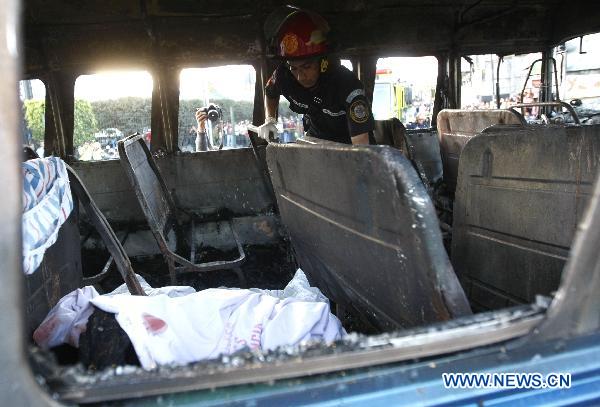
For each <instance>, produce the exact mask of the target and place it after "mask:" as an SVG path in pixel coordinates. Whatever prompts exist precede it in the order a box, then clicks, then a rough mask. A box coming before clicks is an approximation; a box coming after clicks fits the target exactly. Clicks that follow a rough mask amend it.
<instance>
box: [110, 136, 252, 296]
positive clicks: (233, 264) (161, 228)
mask: <svg viewBox="0 0 600 407" xmlns="http://www.w3.org/2000/svg"><path fill="white" fill-rule="evenodd" d="M118 147H119V156H120V159H121V165H122V167H123V169H124V170H125V173H126V174H127V178H128V179H129V182H130V184H131V186H132V187H133V190H134V191H135V194H136V196H137V199H138V202H139V203H140V206H141V208H142V211H143V212H144V215H145V217H146V220H147V221H148V225H149V226H150V229H151V230H152V234H153V235H154V238H155V239H156V242H157V243H158V246H159V249H160V251H161V253H162V254H163V256H164V258H165V260H166V262H167V265H168V267H169V274H170V277H171V283H172V284H176V283H177V274H178V273H184V272H207V271H213V270H233V271H234V272H235V273H236V274H237V276H238V279H239V280H240V284H241V285H242V286H245V278H244V275H243V273H242V270H241V269H240V266H241V265H242V264H243V263H244V261H245V259H246V254H245V253H244V249H243V247H242V244H241V243H240V239H239V236H238V234H237V232H236V230H235V228H234V225H233V223H232V221H231V219H230V220H228V221H227V222H226V223H227V224H228V225H229V228H230V230H231V234H232V237H233V240H234V241H235V246H236V248H237V250H238V254H239V255H238V257H237V258H236V259H235V260H217V261H210V262H204V263H194V258H195V254H196V251H195V248H196V245H197V242H196V241H195V236H194V235H195V233H194V231H195V228H196V223H197V222H196V220H195V219H194V215H193V214H190V213H188V212H186V211H184V210H182V209H180V208H178V207H177V206H176V205H175V200H174V199H173V196H172V195H171V193H170V191H169V189H168V188H167V185H166V183H165V181H164V179H163V177H162V175H161V173H160V170H159V169H158V166H157V164H156V161H155V160H154V157H152V154H151V153H150V150H149V149H148V146H147V145H146V142H145V141H144V138H143V136H142V135H141V134H137V133H136V134H133V135H131V136H129V137H126V138H124V139H122V140H120V141H119V143H118ZM136 148H137V149H141V151H142V153H143V154H144V158H145V160H146V161H147V163H148V166H149V168H150V170H151V171H152V175H153V176H154V177H155V178H156V181H157V186H158V190H157V191H155V192H158V193H159V196H160V199H161V200H163V203H164V204H165V206H166V213H160V215H161V218H162V219H164V223H163V224H161V222H160V221H159V219H157V217H156V216H155V213H154V212H153V210H152V208H151V204H150V202H149V199H148V195H149V192H151V191H148V190H147V189H145V188H146V185H145V184H144V183H143V182H142V180H141V179H140V177H139V174H138V172H137V171H136V168H134V167H133V163H132V161H131V158H132V157H131V154H132V153H133V151H134V149H136ZM186 225H189V230H188V231H186V230H185V226H186ZM171 232H174V237H175V246H176V247H175V251H173V250H171V248H170V247H169V243H168V239H167V237H166V235H168V234H170V233H171ZM186 232H188V233H186ZM186 239H187V242H189V247H190V253H189V259H188V258H186V257H183V256H182V255H181V254H179V253H178V252H181V251H183V248H184V245H183V243H184V241H186Z"/></svg>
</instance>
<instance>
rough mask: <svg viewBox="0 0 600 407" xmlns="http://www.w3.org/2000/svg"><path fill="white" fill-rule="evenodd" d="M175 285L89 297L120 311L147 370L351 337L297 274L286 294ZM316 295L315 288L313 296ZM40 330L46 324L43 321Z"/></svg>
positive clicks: (319, 295) (118, 317)
mask: <svg viewBox="0 0 600 407" xmlns="http://www.w3.org/2000/svg"><path fill="white" fill-rule="evenodd" d="M188 290H189V287H184V288H183V289H181V288H179V287H170V288H169V289H167V290H165V291H166V292H174V293H175V295H180V296H176V297H169V296H168V295H166V294H165V293H164V291H163V292H160V291H155V292H151V293H152V294H155V295H153V296H148V297H138V296H131V295H129V294H114V293H113V294H110V295H101V296H95V297H93V298H91V299H90V300H89V301H90V303H92V304H94V305H95V306H96V307H98V308H100V309H102V310H104V311H106V312H111V313H114V314H115V317H116V320H117V321H118V322H119V325H120V326H121V328H123V330H124V331H125V332H126V333H127V335H128V336H129V339H130V340H131V342H132V344H133V346H134V349H135V351H136V353H137V356H138V358H139V360H140V362H141V364H142V366H143V367H144V368H145V369H153V368H155V367H156V366H158V365H166V364H186V363H190V362H194V361H198V360H202V359H209V358H214V357H217V356H219V355H229V354H232V353H233V352H236V351H238V350H240V349H243V348H248V349H250V350H270V349H275V348H277V347H278V346H281V345H296V344H298V343H300V342H303V341H308V340H322V341H325V342H332V341H335V340H337V339H340V338H342V337H343V336H344V335H345V334H346V332H345V331H344V329H343V328H342V325H341V323H340V321H339V320H338V319H337V318H336V317H335V316H334V315H333V314H331V312H330V309H329V303H328V301H327V299H326V298H325V297H324V296H323V294H322V293H321V292H320V291H318V289H316V288H314V287H310V286H309V284H308V280H307V279H306V277H305V275H304V273H303V272H302V270H298V271H297V272H296V275H295V276H294V278H293V279H292V280H291V281H290V283H289V284H288V286H287V287H286V288H285V289H284V290H282V291H268V290H257V289H250V290H242V289H235V288H233V289H228V288H214V289H208V290H203V291H199V292H195V293H190V294H187V295H186V293H187V292H189V291H188ZM315 290H316V291H315ZM42 325H43V323H42Z"/></svg>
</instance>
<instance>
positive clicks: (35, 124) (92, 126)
mask: <svg viewBox="0 0 600 407" xmlns="http://www.w3.org/2000/svg"><path fill="white" fill-rule="evenodd" d="M23 107H24V109H25V112H24V115H25V121H26V122H27V127H29V129H30V130H31V136H32V138H33V140H34V141H35V142H36V143H38V144H39V143H40V142H42V141H44V130H45V120H44V115H45V111H46V103H45V101H43V100H37V99H29V100H26V101H25V102H24V104H23ZM96 131H98V125H97V124H96V117H95V116H94V111H93V110H92V105H91V104H90V102H88V101H86V100H75V123H74V129H73V142H74V145H76V146H77V145H81V144H83V143H84V142H86V141H92V140H94V133H95V132H96Z"/></svg>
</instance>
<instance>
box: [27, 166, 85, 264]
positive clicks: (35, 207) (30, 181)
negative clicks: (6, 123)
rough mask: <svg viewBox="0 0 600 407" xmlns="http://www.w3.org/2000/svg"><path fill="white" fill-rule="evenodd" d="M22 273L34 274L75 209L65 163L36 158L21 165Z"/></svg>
mask: <svg viewBox="0 0 600 407" xmlns="http://www.w3.org/2000/svg"><path fill="white" fill-rule="evenodd" d="M22 172H23V218H22V220H23V271H24V272H25V274H32V273H33V272H34V271H35V270H36V269H37V268H38V267H39V265H40V263H41V262H42V259H43V258H44V253H45V252H46V249H48V248H49V247H50V246H52V245H53V244H54V242H56V237H57V235H58V231H59V229H60V227H61V225H62V224H63V223H64V222H65V220H67V218H68V217H69V214H70V213H71V211H72V210H73V197H72V196H71V188H70V187H69V176H68V174H67V169H66V167H65V163H64V161H62V160H61V159H60V158H57V157H47V158H37V159H34V160H29V161H26V162H24V163H23V165H22Z"/></svg>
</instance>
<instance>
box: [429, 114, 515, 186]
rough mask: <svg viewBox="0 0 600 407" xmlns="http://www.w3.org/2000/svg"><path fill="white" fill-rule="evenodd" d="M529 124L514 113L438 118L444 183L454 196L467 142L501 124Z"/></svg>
mask: <svg viewBox="0 0 600 407" xmlns="http://www.w3.org/2000/svg"><path fill="white" fill-rule="evenodd" d="M498 124H509V125H526V122H525V119H523V116H521V115H520V114H519V113H517V112H516V111H514V110H503V109H498V110H451V109H444V110H442V111H441V112H439V113H438V116H437V130H438V137H439V139H440V152H441V156H442V165H443V171H444V183H445V184H446V187H447V188H448V190H449V191H450V193H451V195H453V193H454V190H455V189H456V178H457V175H458V163H459V158H460V155H461V152H462V150H463V148H464V147H465V145H466V144H467V142H468V141H469V140H470V139H472V138H473V137H475V136H476V135H477V134H479V133H480V132H482V131H483V130H484V129H486V128H488V127H490V126H494V125H498Z"/></svg>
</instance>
